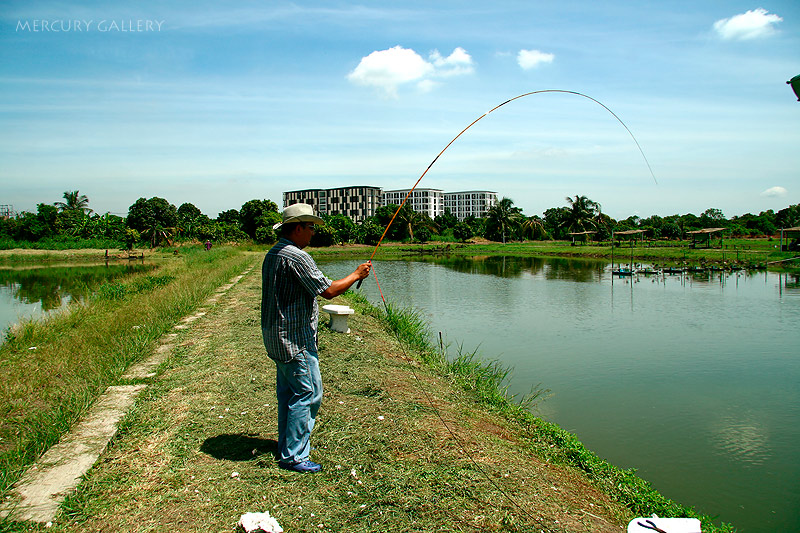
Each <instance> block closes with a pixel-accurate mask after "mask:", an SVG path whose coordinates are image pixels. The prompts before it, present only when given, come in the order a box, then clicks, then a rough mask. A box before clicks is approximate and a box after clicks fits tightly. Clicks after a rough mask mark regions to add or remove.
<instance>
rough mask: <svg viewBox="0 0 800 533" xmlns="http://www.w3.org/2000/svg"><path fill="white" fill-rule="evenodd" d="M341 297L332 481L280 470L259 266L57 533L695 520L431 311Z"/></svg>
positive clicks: (156, 389)
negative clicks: (536, 402)
mask: <svg viewBox="0 0 800 533" xmlns="http://www.w3.org/2000/svg"><path fill="white" fill-rule="evenodd" d="M161 272H163V271H161ZM161 272H159V273H161ZM174 275H175V276H176V279H175V280H174V281H171V282H169V283H168V284H167V285H166V286H164V287H161V288H156V289H153V292H151V293H150V294H153V293H155V292H157V291H160V290H166V289H168V288H171V287H175V286H176V285H177V283H178V282H179V281H180V280H181V276H180V274H174ZM139 297H140V296H139V295H132V296H129V295H127V294H126V295H125V296H124V298H123V301H126V299H127V298H134V299H135V298H139ZM340 298H341V300H337V301H340V302H341V303H349V304H350V305H351V306H352V307H354V308H355V309H356V311H357V312H356V314H355V315H353V316H352V317H351V318H350V327H351V329H352V333H351V334H349V335H343V334H338V333H334V332H332V331H330V330H329V329H328V328H326V327H325V324H324V322H323V324H321V328H320V332H319V337H320V338H319V353H320V364H321V369H322V375H323V380H324V382H325V399H324V402H323V407H322V410H321V412H320V417H319V419H318V423H317V427H316V428H315V430H314V435H313V437H312V446H314V447H315V450H314V451H313V452H312V458H313V459H315V460H318V461H319V462H321V463H322V464H323V465H324V468H323V471H322V472H321V473H320V474H315V475H305V476H303V475H296V474H294V473H289V472H285V471H283V470H280V469H278V468H277V466H276V464H275V459H274V456H273V454H274V450H275V442H274V440H275V438H276V432H275V427H276V412H275V406H274V401H275V390H274V383H275V381H274V380H275V372H274V364H273V363H272V362H271V361H270V360H269V359H268V358H267V357H266V355H265V352H264V347H263V344H262V340H261V333H260V328H259V319H258V309H259V301H260V280H259V276H258V275H257V273H252V274H251V275H249V276H248V277H245V278H244V279H243V280H242V281H241V282H240V283H239V284H238V285H236V286H235V287H234V288H233V289H232V290H231V291H230V294H228V295H226V296H225V298H224V299H222V300H220V302H219V303H218V304H217V305H216V306H214V307H213V308H212V309H210V310H209V312H208V313H207V314H206V315H205V316H203V318H202V319H201V320H197V321H195V322H193V323H192V326H191V328H190V329H186V330H182V331H180V332H179V333H178V337H177V338H176V339H175V340H174V341H173V345H174V348H173V351H172V352H171V354H170V356H169V358H168V359H167V361H166V362H165V363H164V365H162V367H161V369H160V374H159V376H158V378H156V380H155V381H153V382H152V384H151V385H149V386H148V388H147V389H146V390H145V391H144V392H143V393H142V395H141V396H140V397H139V399H138V400H137V403H136V406H135V407H134V409H133V410H132V411H131V412H130V413H129V414H128V416H126V417H125V419H124V420H123V422H122V424H121V425H120V431H119V433H118V435H117V436H116V437H115V438H114V439H113V441H112V442H111V444H110V446H109V448H108V450H107V451H106V453H105V454H104V456H103V457H102V458H101V461H100V462H99V463H98V464H97V465H96V466H95V467H94V468H93V469H92V470H91V471H90V472H89V473H88V474H87V476H86V477H85V479H84V481H83V482H82V484H81V486H80V487H79V489H78V491H77V492H76V493H74V494H72V495H71V496H70V497H69V498H68V499H67V501H66V502H65V503H64V505H63V506H62V512H61V513H60V515H59V516H58V517H57V519H56V520H55V523H54V525H53V527H52V528H51V531H69V532H84V531H86V532H90V531H91V532H94V531H99V530H103V531H164V532H167V531H170V532H171V531H230V530H233V529H234V527H235V524H236V521H237V520H238V519H239V517H240V516H241V514H243V513H245V512H250V511H265V510H268V511H270V513H271V514H273V516H276V517H277V518H278V520H279V522H280V523H281V525H282V526H283V527H284V528H285V529H286V530H287V531H292V532H306V533H307V532H312V531H314V532H334V531H336V532H344V531H347V532H348V533H372V532H375V531H392V532H409V533H410V532H421V531H425V532H429V531H436V532H464V531H490V532H500V531H504V532H519V533H523V532H530V531H539V530H547V531H609V532H610V531H619V530H622V529H624V525H625V524H626V523H627V522H628V520H630V519H631V518H632V517H634V516H636V515H637V514H638V515H643V514H649V513H650V512H659V514H665V515H667V514H669V515H670V516H682V515H683V516H693V511H692V510H691V509H689V508H687V507H685V506H682V505H679V504H675V503H674V502H671V501H669V500H667V499H665V498H663V496H661V495H660V494H658V493H657V492H656V491H654V490H653V489H652V488H651V487H650V486H649V485H648V484H647V483H646V482H645V481H643V480H641V479H639V478H638V477H636V476H635V473H633V472H632V471H630V470H620V469H616V468H615V467H613V466H612V465H609V464H608V463H606V462H605V461H602V460H601V459H599V458H597V456H596V455H594V454H593V453H592V452H591V451H589V450H586V449H585V447H583V445H582V444H581V443H580V442H579V441H578V440H577V439H576V438H575V436H574V435H572V434H570V433H568V432H565V431H563V430H561V429H560V428H558V427H557V426H555V425H554V424H550V423H548V422H545V421H542V420H540V419H538V418H537V417H535V416H533V415H532V414H531V413H530V411H528V410H527V409H526V407H525V405H520V403H519V400H518V399H514V398H511V397H509V396H508V394H507V391H506V389H505V388H504V383H505V382H506V381H507V377H508V372H509V370H508V369H507V368H505V367H503V366H502V365H499V364H497V363H496V362H492V361H485V360H482V359H481V358H480V356H479V355H478V354H476V353H474V352H470V353H462V351H461V350H460V349H456V350H455V351H456V353H455V354H453V355H452V356H451V357H446V356H445V353H444V352H445V350H444V349H443V348H444V347H441V346H438V347H437V346H433V345H431V344H430V343H429V342H428V340H427V339H428V332H427V329H428V328H427V324H426V323H425V321H424V320H422V319H421V318H420V315H419V314H418V313H416V312H414V311H413V310H410V309H402V308H397V307H394V306H388V309H381V308H376V307H374V306H372V305H370V304H369V302H367V301H366V300H365V299H364V298H363V297H360V296H358V295H355V294H352V293H348V294H346V295H344V296H343V297H340ZM115 302H118V301H117V300H113V301H111V303H115ZM324 320H326V318H325V315H323V321H324ZM150 349H152V345H151V346H150ZM234 472H235V473H236V475H234ZM598 517H599V518H598ZM595 518H597V519H595ZM703 521H704V524H705V525H704V529H703V530H704V531H712V532H713V531H730V528H727V527H725V526H723V527H719V526H714V525H713V524H712V523H711V522H712V521H711V520H710V519H709V518H707V517H703ZM39 529H40V528H39V527H37V526H33V525H30V524H24V523H11V522H5V523H3V522H0V531H9V532H10V531H15V532H19V531H33V530H39Z"/></svg>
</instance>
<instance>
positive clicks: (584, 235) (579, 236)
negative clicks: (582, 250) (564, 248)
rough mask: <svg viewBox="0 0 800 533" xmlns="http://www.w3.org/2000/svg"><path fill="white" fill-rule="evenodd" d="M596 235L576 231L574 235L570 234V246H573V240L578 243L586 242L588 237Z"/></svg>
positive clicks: (591, 232) (593, 232)
mask: <svg viewBox="0 0 800 533" xmlns="http://www.w3.org/2000/svg"><path fill="white" fill-rule="evenodd" d="M595 233H597V232H596V231H577V232H574V233H570V235H571V236H572V245H573V246H575V240H576V239H577V240H579V241H580V242H587V241H588V240H589V236H590V235H594V234H595Z"/></svg>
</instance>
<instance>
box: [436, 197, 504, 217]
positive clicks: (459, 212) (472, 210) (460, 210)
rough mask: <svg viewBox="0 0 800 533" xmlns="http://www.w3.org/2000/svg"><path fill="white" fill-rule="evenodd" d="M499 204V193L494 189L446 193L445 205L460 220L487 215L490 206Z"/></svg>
mask: <svg viewBox="0 0 800 533" xmlns="http://www.w3.org/2000/svg"><path fill="white" fill-rule="evenodd" d="M494 205H497V193H496V192H492V191H461V192H446V193H444V207H445V209H447V210H449V211H450V213H451V214H452V215H453V216H455V217H456V218H457V219H458V220H464V219H465V218H467V217H475V218H481V217H485V216H486V213H487V211H489V208H490V207H492V206H494Z"/></svg>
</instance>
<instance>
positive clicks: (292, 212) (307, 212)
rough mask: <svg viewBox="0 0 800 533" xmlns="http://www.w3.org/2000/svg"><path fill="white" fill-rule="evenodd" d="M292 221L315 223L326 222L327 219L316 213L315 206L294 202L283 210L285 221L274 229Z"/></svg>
mask: <svg viewBox="0 0 800 533" xmlns="http://www.w3.org/2000/svg"><path fill="white" fill-rule="evenodd" d="M292 222H313V223H314V224H324V223H325V221H324V220H322V219H321V218H319V217H318V216H316V215H315V214H314V208H313V207H311V206H310V205H308V204H292V205H290V206H289V207H287V208H286V209H284V210H283V222H278V223H277V224H275V225H274V226H272V229H274V230H276V231H277V230H278V229H280V227H281V226H283V225H284V224H291V223H292Z"/></svg>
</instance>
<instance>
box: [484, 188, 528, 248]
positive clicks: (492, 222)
mask: <svg viewBox="0 0 800 533" xmlns="http://www.w3.org/2000/svg"><path fill="white" fill-rule="evenodd" d="M524 218H525V217H524V216H523V214H522V209H521V208H519V207H514V201H513V200H512V199H511V198H506V197H503V199H502V200H500V201H499V202H497V203H496V204H495V205H493V206H492V207H490V208H489V210H488V211H487V212H486V238H487V239H492V240H497V237H501V238H502V240H503V243H505V242H506V235H512V234H513V233H514V230H516V228H517V227H518V226H519V225H520V224H521V222H522V220H523V219H524Z"/></svg>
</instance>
